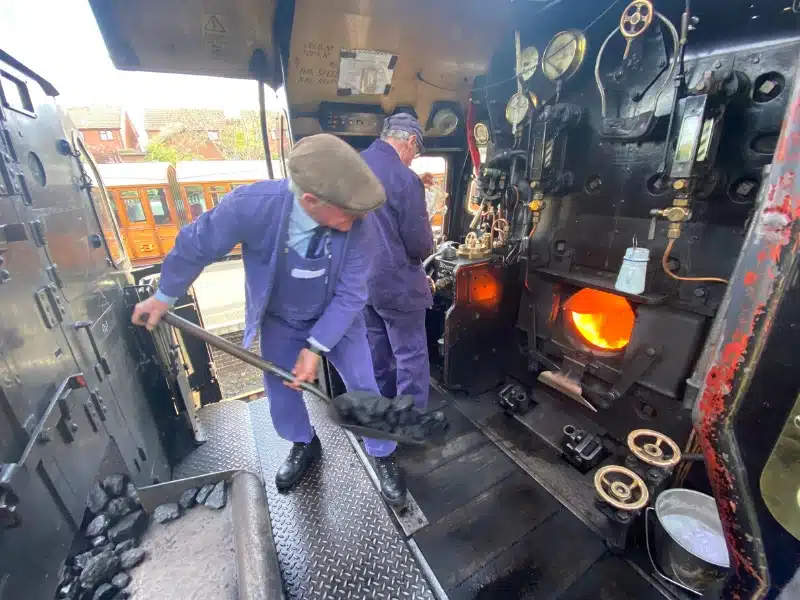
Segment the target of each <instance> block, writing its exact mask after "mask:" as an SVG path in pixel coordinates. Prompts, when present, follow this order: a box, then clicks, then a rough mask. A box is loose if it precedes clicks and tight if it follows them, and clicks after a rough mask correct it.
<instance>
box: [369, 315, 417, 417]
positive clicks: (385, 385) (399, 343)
mask: <svg viewBox="0 0 800 600" xmlns="http://www.w3.org/2000/svg"><path fill="white" fill-rule="evenodd" d="M364 318H365V321H366V324H367V337H368V339H369V348H370V352H371V353H372V364H373V367H374V369H375V379H376V381H377V382H378V388H379V389H380V391H381V394H382V395H384V396H386V397H387V398H394V397H395V396H403V395H411V396H413V397H414V404H415V405H416V407H417V408H419V409H424V408H425V407H427V406H428V393H429V391H430V389H429V388H430V379H431V372H430V361H429V359H428V340H427V337H426V334H425V310H424V309H423V310H415V311H409V312H405V311H400V310H393V309H385V308H374V307H372V306H367V307H365V308H364Z"/></svg>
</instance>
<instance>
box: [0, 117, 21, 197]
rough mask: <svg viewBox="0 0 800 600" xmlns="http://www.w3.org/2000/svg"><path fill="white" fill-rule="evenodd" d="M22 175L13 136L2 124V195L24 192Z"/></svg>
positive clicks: (0, 181)
mask: <svg viewBox="0 0 800 600" xmlns="http://www.w3.org/2000/svg"><path fill="white" fill-rule="evenodd" d="M21 176H22V170H21V169H20V166H19V163H18V162H17V157H16V153H15V152H14V145H13V144H12V143H11V136H10V135H9V133H8V130H7V129H5V128H3V127H2V125H0V195H2V196H17V195H20V194H22V193H23V191H22V185H21V183H20V177H21Z"/></svg>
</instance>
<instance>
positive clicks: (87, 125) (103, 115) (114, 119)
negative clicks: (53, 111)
mask: <svg viewBox="0 0 800 600" xmlns="http://www.w3.org/2000/svg"><path fill="white" fill-rule="evenodd" d="M67 115H68V116H69V118H70V120H71V121H72V122H73V123H74V124H75V127H77V128H78V129H119V128H120V126H121V123H122V109H121V108H120V107H119V106H73V107H72V108H68V109H67Z"/></svg>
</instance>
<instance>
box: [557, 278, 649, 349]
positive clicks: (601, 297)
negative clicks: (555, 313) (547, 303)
mask: <svg viewBox="0 0 800 600" xmlns="http://www.w3.org/2000/svg"><path fill="white" fill-rule="evenodd" d="M635 320H636V316H635V314H634V312H633V308H631V305H630V303H629V302H628V301H627V300H626V299H625V298H623V297H621V296H617V295H615V294H610V293H608V292H603V291H600V290H594V289H590V288H584V289H582V290H579V291H578V292H576V293H575V294H573V295H572V296H571V297H570V298H569V299H568V300H567V301H566V302H565V303H564V308H563V319H562V321H563V326H564V331H565V333H566V335H567V337H568V338H569V340H570V341H571V342H572V343H573V344H574V345H575V346H576V347H578V348H583V349H585V350H587V351H590V352H592V353H593V354H606V355H613V354H616V353H618V352H621V351H622V350H624V349H625V347H626V346H627V345H628V344H629V343H630V341H631V336H632V334H633V328H634V323H635Z"/></svg>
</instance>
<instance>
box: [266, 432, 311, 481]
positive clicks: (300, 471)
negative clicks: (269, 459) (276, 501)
mask: <svg viewBox="0 0 800 600" xmlns="http://www.w3.org/2000/svg"><path fill="white" fill-rule="evenodd" d="M321 453H322V444H320V442H319V438H318V437H317V436H316V435H315V436H314V439H313V440H311V441H310V442H309V443H308V444H304V443H303V442H295V443H294V445H293V446H292V449H291V450H290V451H289V456H288V458H287V459H286V460H285V461H284V462H283V464H282V465H281V466H280V468H279V469H278V472H277V473H276V474H275V485H276V486H277V487H278V489H279V490H288V489H289V488H292V487H294V485H295V484H296V483H297V482H298V481H300V479H301V478H302V477H303V475H305V474H306V471H308V468H309V467H310V466H311V465H312V464H314V461H315V460H316V459H317V458H319V455H320V454H321Z"/></svg>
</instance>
